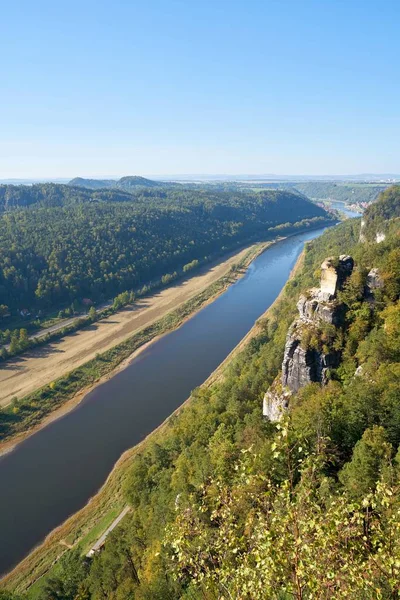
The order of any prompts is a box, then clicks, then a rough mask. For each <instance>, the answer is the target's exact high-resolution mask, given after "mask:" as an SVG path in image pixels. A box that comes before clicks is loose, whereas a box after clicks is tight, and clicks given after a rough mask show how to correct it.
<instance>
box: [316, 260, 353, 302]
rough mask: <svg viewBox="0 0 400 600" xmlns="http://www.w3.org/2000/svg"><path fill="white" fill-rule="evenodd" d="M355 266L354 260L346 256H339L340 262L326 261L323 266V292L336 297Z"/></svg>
mask: <svg viewBox="0 0 400 600" xmlns="http://www.w3.org/2000/svg"><path fill="white" fill-rule="evenodd" d="M353 266H354V261H353V259H352V258H351V256H347V255H345V254H342V255H341V256H339V261H335V259H334V258H327V259H325V260H324V262H323V263H322V265H321V292H322V293H324V294H329V295H331V296H332V297H335V296H336V292H337V291H338V290H339V289H341V287H342V285H343V283H344V282H345V280H346V279H347V277H348V276H349V275H350V274H351V272H352V270H353Z"/></svg>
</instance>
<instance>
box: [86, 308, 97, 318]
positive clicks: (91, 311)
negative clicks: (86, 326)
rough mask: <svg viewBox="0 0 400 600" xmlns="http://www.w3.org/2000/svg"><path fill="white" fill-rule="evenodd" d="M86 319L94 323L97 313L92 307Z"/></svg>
mask: <svg viewBox="0 0 400 600" xmlns="http://www.w3.org/2000/svg"><path fill="white" fill-rule="evenodd" d="M88 317H89V319H90V320H91V321H95V320H96V318H97V312H96V309H95V307H94V306H91V307H90V308H89V313H88Z"/></svg>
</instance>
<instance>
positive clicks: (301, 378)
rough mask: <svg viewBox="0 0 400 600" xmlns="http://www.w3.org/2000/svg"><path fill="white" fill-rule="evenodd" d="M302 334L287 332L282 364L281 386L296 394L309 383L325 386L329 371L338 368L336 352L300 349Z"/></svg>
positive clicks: (291, 330)
mask: <svg viewBox="0 0 400 600" xmlns="http://www.w3.org/2000/svg"><path fill="white" fill-rule="evenodd" d="M302 337H303V335H302V333H301V332H300V333H298V331H296V328H295V329H294V330H293V329H292V328H291V329H290V330H289V333H288V337H287V340H286V345H285V354H284V357H283V362H282V386H283V387H284V388H287V389H288V390H290V392H293V393H296V392H298V391H299V389H300V388H302V387H304V386H305V385H307V384H309V383H322V384H325V383H326V382H327V380H328V372H329V369H334V368H336V367H338V366H339V361H340V355H339V353H338V352H335V351H330V352H326V353H325V352H322V351H321V350H318V349H315V348H307V347H306V348H304V347H302Z"/></svg>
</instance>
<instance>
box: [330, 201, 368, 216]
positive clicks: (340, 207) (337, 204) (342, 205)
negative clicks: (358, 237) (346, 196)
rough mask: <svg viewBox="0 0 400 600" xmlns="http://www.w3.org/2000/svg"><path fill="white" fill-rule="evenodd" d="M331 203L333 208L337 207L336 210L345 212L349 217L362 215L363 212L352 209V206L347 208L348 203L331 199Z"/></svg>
mask: <svg viewBox="0 0 400 600" xmlns="http://www.w3.org/2000/svg"><path fill="white" fill-rule="evenodd" d="M329 205H330V206H331V207H332V208H335V209H336V210H340V212H342V213H344V214H345V215H346V216H347V217H349V219H354V217H361V213H359V212H356V211H355V210H351V209H350V208H347V205H346V203H345V202H334V201H330V202H329Z"/></svg>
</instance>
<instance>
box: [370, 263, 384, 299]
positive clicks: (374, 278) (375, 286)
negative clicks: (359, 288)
mask: <svg viewBox="0 0 400 600" xmlns="http://www.w3.org/2000/svg"><path fill="white" fill-rule="evenodd" d="M383 286H384V282H383V279H382V277H381V275H380V273H379V269H376V268H374V269H371V270H370V272H369V273H368V275H367V290H368V291H369V292H371V293H372V292H373V291H374V290H379V289H382V288H383Z"/></svg>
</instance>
